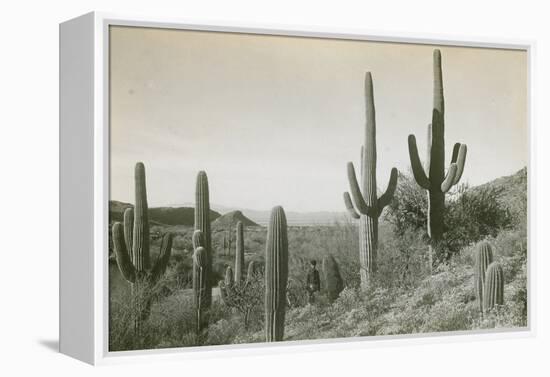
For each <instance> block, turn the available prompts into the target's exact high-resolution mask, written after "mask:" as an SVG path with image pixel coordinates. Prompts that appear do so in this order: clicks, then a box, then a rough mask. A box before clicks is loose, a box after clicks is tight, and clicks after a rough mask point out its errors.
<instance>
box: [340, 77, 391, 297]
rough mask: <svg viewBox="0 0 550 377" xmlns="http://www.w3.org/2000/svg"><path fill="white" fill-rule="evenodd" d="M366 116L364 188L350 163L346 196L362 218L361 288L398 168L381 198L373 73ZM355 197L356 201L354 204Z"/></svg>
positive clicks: (371, 270) (368, 82) (371, 265)
mask: <svg viewBox="0 0 550 377" xmlns="http://www.w3.org/2000/svg"><path fill="white" fill-rule="evenodd" d="M365 94H366V113H367V121H366V127H365V139H364V145H363V146H362V147H361V186H359V183H358V181H357V177H356V175H355V169H354V167H353V163H352V162H348V167H347V171H348V180H349V185H350V191H351V197H350V194H349V193H348V192H345V193H344V204H345V205H346V208H347V210H348V211H349V213H350V214H351V216H352V217H353V218H355V219H359V263H360V271H361V286H362V287H363V288H366V287H367V286H368V283H369V279H370V278H371V276H372V274H374V273H375V272H376V254H377V249H378V218H379V217H380V215H381V213H382V210H383V209H384V207H385V206H386V205H388V204H389V203H390V201H391V200H392V198H393V194H394V192H395V188H396V186H397V169H396V168H392V170H391V174H390V179H389V183H388V187H387V189H386V192H385V193H384V194H383V195H382V196H380V197H378V194H377V188H376V117H375V109H374V94H373V84H372V77H371V73H370V72H367V74H366V78H365ZM352 198H353V201H352Z"/></svg>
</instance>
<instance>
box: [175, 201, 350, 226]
mask: <svg viewBox="0 0 550 377" xmlns="http://www.w3.org/2000/svg"><path fill="white" fill-rule="evenodd" d="M173 206H174V207H190V206H194V204H193V203H183V204H174V205H173ZM342 206H343V204H342ZM210 209H213V210H215V211H217V212H220V213H229V212H233V211H240V212H242V213H243V214H244V215H245V216H246V217H248V218H249V219H250V220H252V221H253V222H255V223H257V224H260V225H264V226H267V224H268V223H269V216H270V215H271V210H257V209H249V208H235V207H228V206H223V205H218V204H211V205H210ZM285 214H286V220H287V223H288V225H294V226H308V225H332V224H334V222H335V221H345V220H346V219H347V218H348V215H347V213H346V212H331V211H314V212H294V211H285Z"/></svg>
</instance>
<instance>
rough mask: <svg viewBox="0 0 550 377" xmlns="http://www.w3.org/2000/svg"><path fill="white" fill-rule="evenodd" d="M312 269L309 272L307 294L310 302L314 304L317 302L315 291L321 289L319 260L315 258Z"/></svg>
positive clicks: (312, 261)
mask: <svg viewBox="0 0 550 377" xmlns="http://www.w3.org/2000/svg"><path fill="white" fill-rule="evenodd" d="M310 266H311V269H310V271H309V273H308V274H307V283H306V285H307V288H306V289H307V294H308V302H309V303H310V304H313V302H315V292H319V291H320V290H321V278H320V277H319V271H317V261H316V260H315V259H313V260H311V262H310Z"/></svg>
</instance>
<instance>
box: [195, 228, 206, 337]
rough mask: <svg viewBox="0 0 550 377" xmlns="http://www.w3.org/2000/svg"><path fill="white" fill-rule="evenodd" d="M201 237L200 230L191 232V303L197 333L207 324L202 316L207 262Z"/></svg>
mask: <svg viewBox="0 0 550 377" xmlns="http://www.w3.org/2000/svg"><path fill="white" fill-rule="evenodd" d="M201 237H202V234H201V231H200V230H196V231H195V233H194V234H193V246H194V247H195V252H194V253H193V304H194V307H195V329H196V332H197V334H200V333H201V332H202V329H203V328H204V327H206V325H207V322H206V318H205V317H204V309H205V308H204V307H205V305H204V302H205V298H206V278H207V275H206V265H207V264H208V258H207V255H206V249H205V248H204V247H202V246H200V243H201V241H202V240H201Z"/></svg>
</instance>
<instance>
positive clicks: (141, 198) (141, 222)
mask: <svg viewBox="0 0 550 377" xmlns="http://www.w3.org/2000/svg"><path fill="white" fill-rule="evenodd" d="M135 195H136V199H135V200H136V204H135V208H134V209H132V208H127V209H126V210H125V211H124V217H123V219H124V220H123V221H124V223H120V222H116V223H115V224H114V225H113V229H112V234H113V245H114V249H115V256H116V261H117V265H118V268H119V270H120V272H121V274H122V276H123V277H124V278H125V279H126V280H127V281H128V282H129V283H130V284H132V291H133V293H134V294H139V292H140V289H139V288H143V285H144V284H153V283H155V282H156V281H157V280H158V279H159V278H160V277H161V276H162V275H163V274H164V272H165V271H166V267H167V266H168V261H169V260H170V254H171V252H172V234H171V233H166V234H165V235H164V236H163V237H162V241H161V245H160V250H159V255H158V258H157V260H156V261H155V263H154V264H153V266H151V257H150V254H149V252H150V250H149V249H150V247H149V246H150V245H149V221H148V207H147V191H146V182H145V166H144V165H143V163H141V162H138V163H137V164H136V168H135ZM136 305H137V308H136V309H137V311H138V312H139V315H138V317H139V318H138V319H136V326H138V327H139V322H140V321H141V320H143V319H145V318H146V317H147V315H148V312H149V310H148V308H149V300H147V299H146V302H145V303H136Z"/></svg>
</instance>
